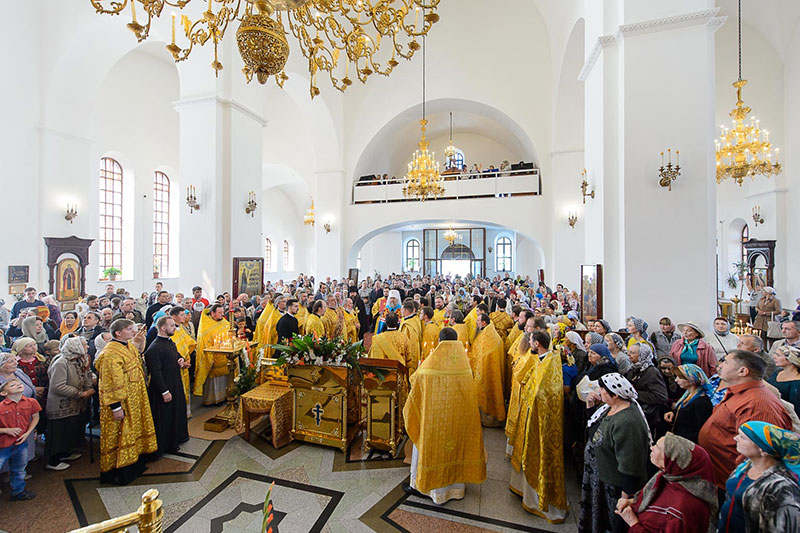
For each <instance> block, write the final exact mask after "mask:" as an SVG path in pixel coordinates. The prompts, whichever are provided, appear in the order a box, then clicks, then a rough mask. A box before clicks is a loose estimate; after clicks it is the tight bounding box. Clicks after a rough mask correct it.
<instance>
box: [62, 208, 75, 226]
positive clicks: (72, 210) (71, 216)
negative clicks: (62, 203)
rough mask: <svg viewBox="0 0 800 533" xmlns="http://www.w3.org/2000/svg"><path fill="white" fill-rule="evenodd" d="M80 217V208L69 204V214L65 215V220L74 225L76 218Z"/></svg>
mask: <svg viewBox="0 0 800 533" xmlns="http://www.w3.org/2000/svg"><path fill="white" fill-rule="evenodd" d="M77 216H78V206H77V205H73V206H70V205H69V204H67V214H66V215H64V220H69V223H70V224H72V221H73V220H75V217H77Z"/></svg>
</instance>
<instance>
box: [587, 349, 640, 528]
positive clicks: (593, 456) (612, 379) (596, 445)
mask: <svg viewBox="0 0 800 533" xmlns="http://www.w3.org/2000/svg"><path fill="white" fill-rule="evenodd" d="M603 348H604V349H605V346H603ZM593 349H594V347H592V349H590V352H591V351H592V350H593ZM606 350H607V349H606ZM598 384H599V386H600V397H601V399H602V401H603V403H604V405H603V406H602V407H600V408H599V409H598V410H597V411H595V413H594V414H593V415H592V417H591V418H590V419H589V422H588V424H587V426H588V430H589V439H588V442H587V443H586V450H585V452H584V467H583V481H582V483H581V509H580V517H579V519H578V531H579V532H581V533H590V532H591V533H594V532H596V531H618V530H620V528H621V526H622V529H623V530H624V525H622V524H620V521H621V520H622V518H620V516H619V515H617V514H616V513H615V509H616V507H617V502H618V501H619V499H620V498H623V499H626V500H627V499H630V498H631V497H632V496H633V495H634V494H636V492H637V491H639V490H640V489H641V488H642V487H643V486H644V484H645V481H646V480H647V453H646V451H645V450H647V446H648V445H649V444H650V433H649V432H648V430H647V422H646V420H645V417H644V413H643V412H642V409H641V407H640V406H639V404H638V403H637V401H636V398H637V393H636V389H634V387H633V385H631V383H630V382H629V381H628V380H627V379H625V378H624V377H622V376H621V375H619V374H618V373H616V372H612V373H610V374H604V375H603V376H601V377H600V379H599V380H598Z"/></svg>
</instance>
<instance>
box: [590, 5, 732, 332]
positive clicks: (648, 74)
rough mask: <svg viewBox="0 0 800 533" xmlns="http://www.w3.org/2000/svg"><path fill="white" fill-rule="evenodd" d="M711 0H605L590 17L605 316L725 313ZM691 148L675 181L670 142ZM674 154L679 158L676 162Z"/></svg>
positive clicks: (595, 254)
mask: <svg viewBox="0 0 800 533" xmlns="http://www.w3.org/2000/svg"><path fill="white" fill-rule="evenodd" d="M708 7H709V2H708V1H706V0H683V1H680V2H658V3H643V2H637V1H635V0H624V1H622V2H605V3H604V5H596V6H593V7H590V13H589V14H588V15H589V18H587V33H588V34H589V38H588V39H587V42H588V43H591V44H590V46H591V48H590V50H589V52H588V54H587V62H586V64H585V66H584V69H583V71H582V72H581V77H582V79H584V80H585V81H586V155H587V157H586V159H587V169H589V174H590V179H589V181H590V189H591V188H592V187H593V188H594V189H595V191H596V197H595V199H594V200H591V199H587V209H586V213H587V215H586V216H587V218H586V222H587V230H586V239H587V242H586V256H587V262H597V263H602V264H603V267H604V278H605V279H604V281H605V290H604V300H605V301H604V304H605V305H604V311H605V313H604V314H605V317H606V318H607V319H608V320H610V321H611V323H612V325H614V326H622V325H624V318H625V317H626V316H628V315H632V314H633V315H637V316H641V317H643V318H644V319H645V320H647V321H648V322H649V323H650V324H652V325H656V324H657V322H658V319H659V318H660V316H662V315H668V316H671V317H673V318H674V319H677V320H693V321H697V322H698V323H700V324H705V323H707V322H708V321H709V320H710V319H711V318H712V317H713V316H715V315H716V283H715V243H714V239H715V213H716V189H715V187H716V184H715V181H714V170H715V159H714V149H713V138H714V112H715V105H714V68H715V67H714V53H715V51H714V38H713V34H714V31H715V30H716V29H717V28H718V27H719V25H720V24H721V23H723V22H724V19H720V18H718V17H716V13H717V9H708ZM667 148H672V149H673V151H674V150H680V152H681V158H680V161H681V167H682V169H681V173H682V175H681V176H680V178H679V179H678V180H677V181H676V182H675V183H674V184H673V187H672V191H671V192H670V191H668V190H667V189H666V188H662V187H660V186H659V184H658V167H659V166H660V164H661V159H660V156H659V153H660V152H661V151H665V152H666V150H667ZM674 162H675V161H674V160H673V163H674Z"/></svg>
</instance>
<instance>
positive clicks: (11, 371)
mask: <svg viewBox="0 0 800 533" xmlns="http://www.w3.org/2000/svg"><path fill="white" fill-rule="evenodd" d="M20 340H23V339H18V340H17V341H16V342H15V343H14V345H13V346H17V344H16V343H17V342H19V341H20ZM29 342H30V340H23V343H25V344H27V343H29ZM13 346H12V348H11V351H10V352H0V385H2V384H3V383H5V382H6V381H8V380H9V379H11V378H17V379H19V380H20V381H21V382H22V387H23V391H22V395H23V396H25V397H27V398H34V399H35V398H36V388H35V387H34V385H33V382H32V381H31V378H29V377H28V374H26V373H25V372H24V371H23V370H22V369H21V368H19V365H18V364H17V353H18V351H19V347H17V350H15V349H14V347H13ZM34 457H36V432H35V431H32V432H31V436H30V437H28V460H29V461H30V460H31V459H33V458H34ZM7 469H8V466H7V465H6V466H4V467H3V468H2V469H0V471H6V470H7Z"/></svg>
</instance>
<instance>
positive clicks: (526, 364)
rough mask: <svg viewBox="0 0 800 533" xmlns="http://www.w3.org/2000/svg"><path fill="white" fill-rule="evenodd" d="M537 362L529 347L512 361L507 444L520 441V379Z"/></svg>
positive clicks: (512, 444)
mask: <svg viewBox="0 0 800 533" xmlns="http://www.w3.org/2000/svg"><path fill="white" fill-rule="evenodd" d="M538 362H539V357H538V356H537V355H536V354H533V353H531V350H530V348H529V349H528V351H527V352H525V353H524V354H522V355H521V356H520V357H519V358H517V360H516V361H515V362H514V363H513V366H512V372H511V399H510V400H509V402H508V417H507V418H506V437H507V438H508V444H509V446H512V447H513V446H515V445H517V443H518V442H522V440H523V439H522V438H521V433H518V429H519V428H518V420H519V414H520V409H521V402H520V393H521V392H522V381H523V379H525V377H526V376H527V375H528V372H529V371H530V369H531V368H533V367H534V366H536V364H537V363H538Z"/></svg>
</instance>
